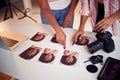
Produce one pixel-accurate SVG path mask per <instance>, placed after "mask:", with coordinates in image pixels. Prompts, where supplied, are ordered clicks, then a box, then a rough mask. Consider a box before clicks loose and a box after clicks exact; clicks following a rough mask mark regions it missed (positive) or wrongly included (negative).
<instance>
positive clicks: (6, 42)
mask: <svg viewBox="0 0 120 80" xmlns="http://www.w3.org/2000/svg"><path fill="white" fill-rule="evenodd" d="M28 38H29V37H28V36H26V35H22V34H18V33H14V32H10V31H3V32H1V33H0V48H3V49H7V50H14V49H15V48H16V47H17V46H19V45H20V44H21V43H23V42H24V41H25V40H27V39H28Z"/></svg>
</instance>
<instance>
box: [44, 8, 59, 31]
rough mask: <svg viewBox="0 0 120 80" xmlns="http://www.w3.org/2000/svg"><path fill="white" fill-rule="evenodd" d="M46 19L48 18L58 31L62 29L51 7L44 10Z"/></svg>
mask: <svg viewBox="0 0 120 80" xmlns="http://www.w3.org/2000/svg"><path fill="white" fill-rule="evenodd" d="M42 12H43V14H44V16H45V17H46V19H47V20H48V22H49V24H50V25H51V26H52V27H53V29H54V30H55V31H56V32H59V31H60V30H61V28H60V26H59V24H58V22H57V21H56V19H55V17H54V15H53V14H52V12H51V10H50V9H46V10H43V11H42Z"/></svg>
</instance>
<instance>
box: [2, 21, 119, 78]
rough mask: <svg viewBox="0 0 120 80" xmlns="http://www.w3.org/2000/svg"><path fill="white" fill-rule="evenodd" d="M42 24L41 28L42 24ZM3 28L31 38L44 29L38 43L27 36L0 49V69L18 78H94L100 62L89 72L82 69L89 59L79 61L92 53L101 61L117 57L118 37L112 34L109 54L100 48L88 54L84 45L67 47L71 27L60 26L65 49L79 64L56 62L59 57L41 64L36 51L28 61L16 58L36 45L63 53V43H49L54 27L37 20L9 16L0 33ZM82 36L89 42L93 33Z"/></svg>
mask: <svg viewBox="0 0 120 80" xmlns="http://www.w3.org/2000/svg"><path fill="white" fill-rule="evenodd" d="M43 26H44V27H43ZM3 30H9V31H13V32H16V33H20V34H24V35H27V36H29V38H31V37H32V36H33V35H34V34H36V33H37V32H46V33H47V34H48V35H47V36H46V38H45V39H44V40H43V41H41V42H33V41H31V40H30V39H28V40H27V41H25V42H24V43H22V44H21V45H20V46H18V47H17V48H16V49H15V50H13V51H8V50H4V49H0V55H1V56H0V71H2V72H5V73H7V74H10V75H12V76H14V77H16V78H18V79H19V80H97V76H98V74H99V72H100V70H101V68H102V65H101V64H95V65H96V66H97V67H98V71H97V72H96V73H90V72H88V71H87V70H86V66H87V65H89V64H91V63H90V62H87V63H83V62H84V61H86V60H88V58H89V57H91V56H92V55H98V54H100V55H103V56H104V58H103V60H104V62H105V60H106V59H107V57H113V58H116V59H119V60H120V54H119V50H120V47H119V44H120V41H119V40H120V38H119V37H113V39H114V41H115V45H116V46H115V47H116V50H115V51H113V52H112V53H105V52H104V51H103V50H99V51H97V52H96V53H94V54H90V53H89V52H88V50H87V48H86V46H77V45H73V46H71V44H72V42H71V37H72V35H73V34H74V32H75V30H73V29H68V28H66V29H64V32H65V33H66V35H67V41H66V42H67V49H68V50H73V51H77V52H78V53H79V63H78V65H76V66H66V65H62V64H60V63H59V57H58V59H56V62H55V63H53V64H45V63H41V62H39V61H38V58H39V57H40V54H38V55H36V56H35V57H34V58H33V59H31V60H24V59H22V58H20V57H19V54H20V53H21V52H23V51H24V50H26V49H27V48H28V47H30V46H31V45H37V46H40V47H42V48H46V47H48V48H52V49H57V50H58V51H59V54H60V53H61V52H63V50H64V49H63V46H61V45H60V44H55V43H51V42H50V39H51V38H52V36H53V35H54V33H55V32H54V30H53V29H52V28H51V27H50V26H48V25H41V24H38V23H29V22H26V21H23V20H13V19H9V20H7V21H5V22H2V23H0V32H1V31H3ZM85 35H87V36H89V37H90V41H95V40H96V39H95V37H94V35H95V33H91V32H85Z"/></svg>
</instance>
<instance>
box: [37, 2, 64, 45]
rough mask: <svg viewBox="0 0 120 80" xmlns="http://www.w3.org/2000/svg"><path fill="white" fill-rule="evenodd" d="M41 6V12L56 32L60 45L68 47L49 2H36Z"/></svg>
mask: <svg viewBox="0 0 120 80" xmlns="http://www.w3.org/2000/svg"><path fill="white" fill-rule="evenodd" d="M36 1H37V2H38V4H39V7H40V9H41V11H42V12H43V14H44V16H45V17H46V19H47V20H48V22H49V23H50V25H51V26H52V27H53V29H54V30H55V31H56V40H57V42H58V43H60V44H62V45H64V46H65V45H66V35H65V33H64V32H63V31H62V29H61V28H60V26H59V24H58V23H57V21H56V19H55V17H54V15H53V14H52V12H51V9H50V6H49V4H48V0H36Z"/></svg>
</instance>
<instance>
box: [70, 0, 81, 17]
mask: <svg viewBox="0 0 120 80" xmlns="http://www.w3.org/2000/svg"><path fill="white" fill-rule="evenodd" d="M78 1H79V0H71V4H70V9H69V11H68V14H69V15H71V16H72V15H73V13H74V10H75V8H76V6H77V3H78Z"/></svg>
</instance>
